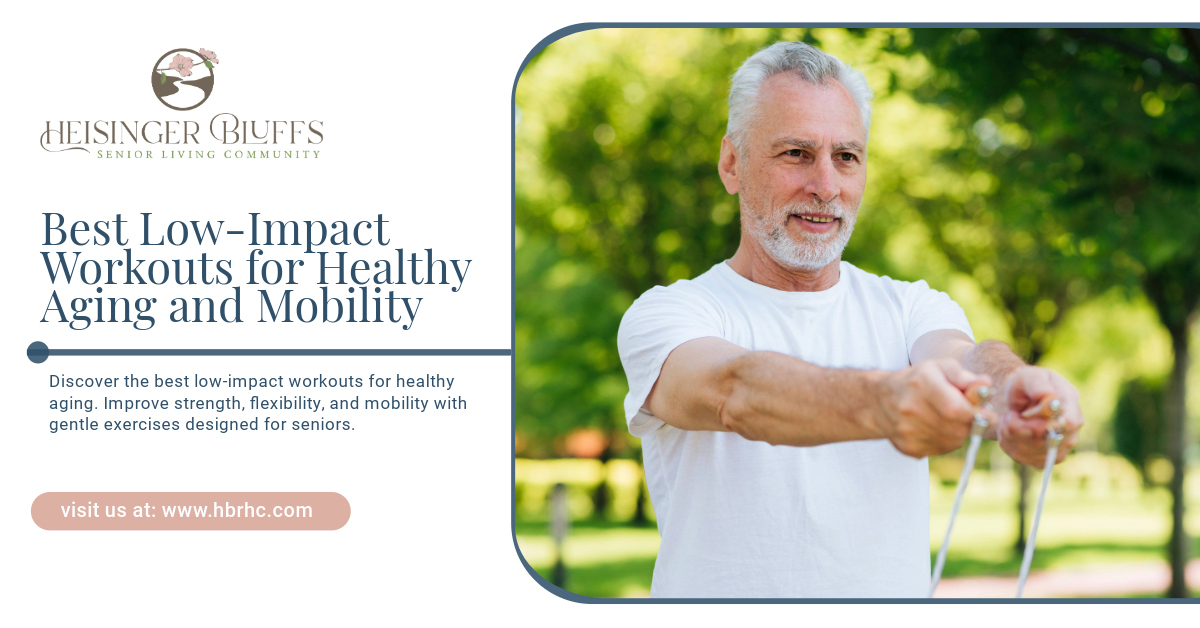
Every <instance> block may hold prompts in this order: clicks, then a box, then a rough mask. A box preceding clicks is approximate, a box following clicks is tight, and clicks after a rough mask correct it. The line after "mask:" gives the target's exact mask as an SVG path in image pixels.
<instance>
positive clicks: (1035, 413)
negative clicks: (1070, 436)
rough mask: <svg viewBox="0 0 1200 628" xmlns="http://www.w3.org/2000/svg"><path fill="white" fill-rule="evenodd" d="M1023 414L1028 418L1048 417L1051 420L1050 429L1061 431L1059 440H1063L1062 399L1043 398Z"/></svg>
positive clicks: (1022, 414)
mask: <svg viewBox="0 0 1200 628" xmlns="http://www.w3.org/2000/svg"><path fill="white" fill-rule="evenodd" d="M1021 416H1022V417H1024V418H1026V419H1030V418H1034V417H1040V418H1043V419H1046V420H1047V421H1049V422H1050V424H1049V426H1048V427H1049V428H1050V431H1051V432H1057V433H1059V434H1060V436H1059V440H1062V436H1061V433H1062V431H1063V425H1062V421H1061V418H1062V401H1060V400H1059V399H1058V398H1057V397H1045V398H1043V399H1042V400H1041V401H1040V402H1038V404H1037V405H1036V406H1034V407H1032V408H1030V409H1028V410H1026V411H1024V412H1022V413H1021Z"/></svg>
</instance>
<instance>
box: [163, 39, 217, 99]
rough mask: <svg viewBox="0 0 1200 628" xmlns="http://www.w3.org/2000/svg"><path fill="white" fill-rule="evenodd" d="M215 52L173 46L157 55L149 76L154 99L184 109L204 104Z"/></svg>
mask: <svg viewBox="0 0 1200 628" xmlns="http://www.w3.org/2000/svg"><path fill="white" fill-rule="evenodd" d="M216 63H219V61H217V53H215V52H212V51H209V50H205V49H203V48H201V49H200V50H199V51H196V50H191V49H188V48H176V49H175V50H171V51H169V52H167V53H166V54H164V55H163V56H161V57H159V59H158V62H157V63H155V64H154V71H153V73H151V75H150V83H151V85H152V86H153V87H154V96H155V97H156V98H158V102H161V103H162V104H164V105H166V106H168V107H170V108H172V109H174V110H176V111H188V110H191V109H195V108H196V107H199V106H200V105H203V104H204V101H206V100H208V97H209V95H211V94H212V90H213V80H214V67H213V66H214V64H216Z"/></svg>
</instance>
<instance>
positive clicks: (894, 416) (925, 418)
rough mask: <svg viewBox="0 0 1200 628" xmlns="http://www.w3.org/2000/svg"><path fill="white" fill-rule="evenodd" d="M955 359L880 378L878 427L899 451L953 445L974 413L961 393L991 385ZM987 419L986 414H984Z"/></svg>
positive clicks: (917, 453)
mask: <svg viewBox="0 0 1200 628" xmlns="http://www.w3.org/2000/svg"><path fill="white" fill-rule="evenodd" d="M991 383H992V382H991V379H990V378H989V377H988V376H986V375H977V374H975V373H972V372H970V371H968V370H967V369H965V368H964V367H963V366H962V364H961V363H960V362H958V361H957V360H950V359H943V360H926V361H924V362H920V363H918V364H916V365H914V366H911V367H909V368H906V369H904V370H902V371H897V372H895V373H891V374H889V375H888V376H887V377H885V378H883V379H882V380H880V389H881V390H880V394H879V396H878V397H877V398H878V399H879V401H880V405H881V406H882V408H881V411H880V412H879V413H877V415H876V416H878V417H879V419H878V421H879V425H878V428H879V430H880V431H881V432H882V433H883V434H884V435H885V436H886V437H887V439H888V440H890V441H892V445H894V446H895V447H896V449H898V450H899V451H900V453H902V454H905V455H908V456H912V457H913V458H924V457H926V456H936V455H939V454H944V453H949V452H951V451H954V450H955V449H958V447H959V446H960V445H962V444H963V441H965V440H966V439H967V436H969V435H970V433H971V424H972V422H973V420H974V418H975V413H976V412H981V410H979V409H977V408H976V407H975V406H974V405H973V404H972V403H971V402H970V401H968V400H967V397H966V394H965V393H966V391H967V390H968V389H971V388H973V387H975V386H987V385H991ZM985 416H987V418H988V419H989V420H991V416H990V415H985Z"/></svg>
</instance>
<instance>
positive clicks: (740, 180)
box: [721, 73, 867, 271]
mask: <svg viewBox="0 0 1200 628" xmlns="http://www.w3.org/2000/svg"><path fill="white" fill-rule="evenodd" d="M758 104H759V117H758V120H757V121H755V123H754V124H753V125H752V126H751V127H750V129H749V134H748V137H747V141H746V144H745V146H744V150H743V151H740V152H738V154H737V155H736V159H735V160H734V161H735V162H736V165H735V166H734V167H733V168H732V169H731V170H732V172H730V173H727V172H726V168H725V167H724V166H725V164H726V156H725V155H724V154H723V155H722V166H723V167H722V173H721V175H722V179H723V180H724V181H725V184H726V189H728V190H729V191H730V193H737V194H738V196H739V201H740V203H741V208H742V228H743V229H745V230H747V231H748V232H749V234H750V235H751V236H752V237H753V238H754V239H755V240H756V241H757V242H758V243H759V245H760V246H762V248H763V249H764V250H765V251H766V253H767V254H768V255H769V256H770V257H771V258H772V259H774V260H775V261H776V262H777V263H779V264H781V265H782V266H785V267H787V268H789V269H791V270H805V271H815V270H819V269H821V268H824V267H825V266H827V265H828V264H829V263H831V262H833V261H834V260H836V259H838V257H839V256H840V255H841V253H842V249H843V248H845V246H846V242H847V241H849V240H850V234H851V232H852V231H853V229H854V221H855V219H856V218H857V216H858V206H859V203H860V202H861V201H862V195H863V190H864V188H865V187H866V181H867V167H866V143H867V142H866V129H865V128H864V126H863V122H862V116H861V114H860V112H859V110H858V106H857V105H856V104H855V102H854V99H853V98H852V97H851V96H850V93H849V92H848V91H847V90H846V88H845V87H843V86H842V85H841V83H838V82H837V81H830V82H829V83H828V84H827V85H812V84H810V83H807V82H805V81H803V80H801V79H799V78H796V77H794V76H792V75H790V74H788V73H783V74H776V75H775V76H772V77H771V78H769V79H767V81H766V82H765V83H763V86H762V89H761V91H760V92H759V103H758ZM722 150H723V153H724V151H726V150H735V149H732V148H731V146H723V148H722ZM729 174H732V175H733V176H729Z"/></svg>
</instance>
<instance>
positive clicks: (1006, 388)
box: [912, 330, 1084, 469]
mask: <svg viewBox="0 0 1200 628" xmlns="http://www.w3.org/2000/svg"><path fill="white" fill-rule="evenodd" d="M944 358H952V359H955V360H958V361H959V362H961V363H962V365H963V366H964V367H965V368H966V369H968V370H970V371H973V372H975V373H979V374H981V375H987V376H988V377H989V378H991V380H992V382H994V384H995V387H996V389H997V390H999V391H1000V395H998V396H997V397H996V399H995V400H993V401H992V407H993V409H994V410H995V412H996V415H997V417H998V420H997V421H993V423H992V427H991V428H989V429H988V432H987V433H986V434H985V436H986V437H987V438H991V439H993V440H996V441H999V443H1000V447H1001V449H1003V450H1004V451H1005V452H1007V453H1008V455H1010V456H1012V458H1013V459H1014V460H1016V461H1017V462H1022V463H1025V464H1028V465H1031V466H1033V467H1036V468H1038V469H1040V468H1042V466H1043V465H1044V464H1045V462H1046V429H1047V423H1046V421H1045V419H1041V418H1026V417H1023V416H1021V414H1022V413H1023V412H1025V411H1027V410H1029V409H1031V408H1034V407H1036V406H1037V405H1038V404H1039V403H1041V402H1042V400H1043V399H1047V398H1057V399H1059V400H1061V401H1062V404H1063V409H1062V422H1063V425H1064V427H1065V430H1064V436H1063V441H1062V444H1061V445H1059V448H1058V459H1057V461H1058V462H1062V461H1063V460H1064V459H1065V458H1066V457H1067V454H1068V453H1070V451H1071V449H1073V448H1074V447H1075V444H1076V443H1077V442H1079V429H1080V428H1081V427H1083V422H1084V420H1083V413H1082V412H1081V411H1080V408H1079V391H1077V390H1076V389H1075V387H1074V386H1072V385H1071V384H1070V382H1068V381H1067V380H1066V379H1064V378H1063V377H1062V376H1061V375H1059V374H1058V373H1055V372H1054V371H1051V370H1049V369H1045V368H1041V367H1037V366H1029V365H1028V364H1025V362H1024V361H1023V360H1022V359H1021V358H1019V357H1017V355H1016V354H1015V353H1013V352H1012V349H1010V348H1009V347H1008V345H1006V344H1004V343H1002V342H997V341H995V340H989V341H984V342H981V343H979V344H975V343H974V342H972V341H971V339H970V338H969V337H968V336H967V335H966V334H964V333H962V332H960V331H954V330H941V331H935V332H930V333H928V334H925V335H924V336H921V337H920V338H918V339H917V341H916V342H915V343H914V344H913V349H912V360H913V362H917V361H920V360H927V359H944Z"/></svg>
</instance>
